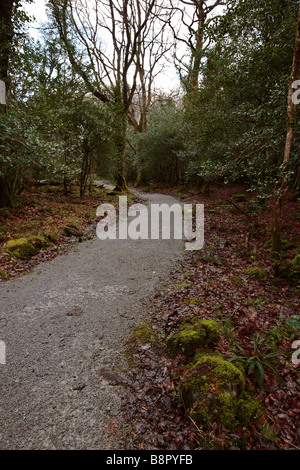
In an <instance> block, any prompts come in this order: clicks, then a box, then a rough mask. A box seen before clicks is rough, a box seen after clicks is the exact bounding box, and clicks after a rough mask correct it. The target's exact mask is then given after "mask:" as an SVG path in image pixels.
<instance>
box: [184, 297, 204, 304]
mask: <svg viewBox="0 0 300 470" xmlns="http://www.w3.org/2000/svg"><path fill="white" fill-rule="evenodd" d="M203 302H204V300H202V299H197V298H196V297H190V298H189V299H188V300H187V303H189V304H191V305H201V304H203Z"/></svg>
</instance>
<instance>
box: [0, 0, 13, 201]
mask: <svg viewBox="0 0 300 470" xmlns="http://www.w3.org/2000/svg"><path fill="white" fill-rule="evenodd" d="M14 3H15V1H14V0H3V2H1V3H0V80H2V81H4V83H5V84H6V88H7V86H8V62H9V56H10V52H11V44H12V37H13V23H12V14H13V6H14ZM4 112H6V105H0V113H4ZM4 206H7V207H11V199H10V195H9V189H8V185H7V181H6V178H5V175H4V173H3V164H0V207H4Z"/></svg>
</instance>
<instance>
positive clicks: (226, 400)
mask: <svg viewBox="0 0 300 470" xmlns="http://www.w3.org/2000/svg"><path fill="white" fill-rule="evenodd" d="M179 388H180V393H181V396H182V399H183V402H184V404H185V407H186V408H187V410H188V412H189V414H190V416H191V417H192V418H193V419H194V420H195V421H196V422H197V423H198V424H200V425H203V426H204V427H206V426H207V425H208V424H209V423H212V422H218V423H219V424H221V425H223V426H225V427H227V428H228V429H230V430H234V429H236V428H238V427H240V426H245V425H247V424H248V423H249V422H250V420H251V419H252V418H253V417H254V416H255V414H256V412H257V410H258V408H259V403H258V402H257V400H256V399H255V398H253V397H252V396H251V394H250V393H249V392H248V391H247V390H246V380H245V376H244V374H243V372H242V371H241V370H240V369H238V368H237V367H235V366H234V365H233V364H232V363H230V362H228V361H226V360H224V359H223V358H222V356H221V355H217V354H208V355H207V354H202V355H199V356H198V357H197V360H195V361H194V362H193V363H192V365H190V366H188V367H187V372H186V373H185V375H184V376H183V377H182V379H181V382H180V385H179Z"/></svg>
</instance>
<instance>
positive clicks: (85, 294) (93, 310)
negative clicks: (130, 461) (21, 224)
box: [0, 194, 184, 449]
mask: <svg viewBox="0 0 300 470" xmlns="http://www.w3.org/2000/svg"><path fill="white" fill-rule="evenodd" d="M143 198H144V199H145V200H146V202H147V203H148V204H149V203H150V204H151V203H158V204H161V203H167V204H173V203H174V202H178V201H177V200H176V199H174V198H172V197H170V196H165V195H161V194H143ZM148 207H149V206H148ZM183 251H184V243H183V241H182V240H152V241H151V240H137V241H134V240H130V239H128V240H104V241H103V240H102V241H101V240H99V239H98V238H96V237H95V238H94V239H93V240H89V241H87V242H84V243H79V244H77V245H76V246H75V247H73V248H72V249H70V251H69V252H68V254H67V255H61V256H58V257H57V258H55V259H54V260H52V261H50V262H47V263H43V264H40V265H39V266H37V267H36V268H35V269H34V271H33V272H32V273H30V274H27V275H25V276H23V277H20V278H17V279H15V280H10V281H7V282H5V283H2V284H0V340H1V341H4V342H5V345H6V364H0V377H1V379H0V449H124V448H126V438H125V436H124V435H123V433H122V429H121V430H119V431H120V432H119V433H115V434H111V432H110V431H111V427H112V423H114V422H117V423H118V415H119V411H118V409H119V406H120V404H121V402H122V397H124V396H125V394H126V390H125V389H124V388H123V387H121V386H119V385H118V386H116V385H111V381H113V380H114V378H115V377H116V376H117V374H118V370H119V369H118V368H119V367H120V366H122V365H124V363H125V362H124V358H123V356H122V352H123V351H124V348H125V343H126V340H127V339H128V337H129V336H130V334H131V333H132V331H133V330H134V328H135V327H136V326H138V324H140V323H142V322H144V321H147V311H146V310H145V307H143V305H141V302H142V301H143V300H145V299H147V298H149V297H151V296H153V295H154V293H155V292H156V291H157V290H159V289H161V288H162V286H163V284H164V281H165V280H166V279H167V278H168V274H169V272H170V270H171V269H172V267H173V266H174V265H175V264H176V262H177V261H178V260H179V259H180V258H181V256H182V253H183Z"/></svg>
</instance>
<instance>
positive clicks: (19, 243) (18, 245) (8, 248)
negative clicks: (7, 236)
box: [4, 238, 38, 259]
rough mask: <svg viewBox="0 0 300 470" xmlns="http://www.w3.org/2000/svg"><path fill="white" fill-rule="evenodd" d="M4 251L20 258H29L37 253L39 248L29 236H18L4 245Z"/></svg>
mask: <svg viewBox="0 0 300 470" xmlns="http://www.w3.org/2000/svg"><path fill="white" fill-rule="evenodd" d="M4 251H5V252H6V253H9V254H10V255H12V256H14V257H15V258H18V259H29V258H31V257H32V256H34V255H36V253H37V251H38V250H37V249H36V248H35V246H34V245H33V244H32V243H30V241H28V240H27V238H18V239H16V240H9V241H8V242H7V243H6V244H5V246H4Z"/></svg>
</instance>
